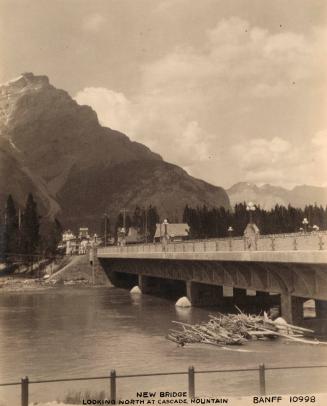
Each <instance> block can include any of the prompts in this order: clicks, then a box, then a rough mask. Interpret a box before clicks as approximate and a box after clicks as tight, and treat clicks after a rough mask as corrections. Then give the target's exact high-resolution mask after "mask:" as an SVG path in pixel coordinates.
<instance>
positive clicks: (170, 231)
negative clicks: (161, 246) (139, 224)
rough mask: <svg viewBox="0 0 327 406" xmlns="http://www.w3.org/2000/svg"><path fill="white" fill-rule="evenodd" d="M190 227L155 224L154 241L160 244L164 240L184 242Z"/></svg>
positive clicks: (181, 224) (174, 224) (185, 225)
mask: <svg viewBox="0 0 327 406" xmlns="http://www.w3.org/2000/svg"><path fill="white" fill-rule="evenodd" d="M189 234H190V226H189V225H188V224H187V223H166V224H165V223H163V224H161V223H160V224H156V232H155V234H154V241H155V242H160V241H162V240H163V239H164V238H167V240H168V241H171V242H174V241H184V240H187V239H188V236H189Z"/></svg>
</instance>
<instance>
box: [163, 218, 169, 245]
mask: <svg viewBox="0 0 327 406" xmlns="http://www.w3.org/2000/svg"><path fill="white" fill-rule="evenodd" d="M162 224H163V226H164V236H163V239H162V244H163V247H164V250H165V249H166V246H167V244H168V238H169V237H168V220H167V219H164V221H163V223H162Z"/></svg>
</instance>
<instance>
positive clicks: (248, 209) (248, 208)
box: [246, 202, 256, 224]
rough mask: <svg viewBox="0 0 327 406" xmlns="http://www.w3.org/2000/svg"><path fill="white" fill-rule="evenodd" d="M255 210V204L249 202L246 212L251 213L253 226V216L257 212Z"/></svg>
mask: <svg viewBox="0 0 327 406" xmlns="http://www.w3.org/2000/svg"><path fill="white" fill-rule="evenodd" d="M255 209H256V207H255V204H254V203H252V202H249V203H248V204H247V205H246V210H247V211H248V212H249V214H250V224H252V222H253V221H252V215H253V212H254V211H255Z"/></svg>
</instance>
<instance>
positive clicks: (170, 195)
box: [0, 73, 230, 229]
mask: <svg viewBox="0 0 327 406" xmlns="http://www.w3.org/2000/svg"><path fill="white" fill-rule="evenodd" d="M28 192H32V193H33V194H34V196H35V197H36V198H37V201H38V204H39V207H40V209H41V212H42V214H43V216H45V217H49V218H53V217H54V216H56V217H58V218H59V219H60V220H61V221H62V222H63V223H64V225H65V226H66V227H77V226H82V225H84V226H85V225H86V226H89V227H91V228H92V227H93V229H94V227H95V224H96V223H99V221H100V219H101V217H103V214H104V213H105V212H109V214H111V216H112V217H115V216H116V215H117V213H118V212H119V210H120V209H121V208H126V209H130V210H133V209H134V207H135V205H139V206H145V205H150V204H152V205H155V206H157V208H158V210H159V212H160V215H161V216H162V218H164V217H166V216H168V217H170V218H173V217H174V216H176V215H178V216H179V217H181V213H182V211H183V208H184V207H185V205H186V204H189V205H190V206H197V205H203V204H206V205H208V206H224V207H225V208H229V207H230V204H229V199H228V196H227V194H226V192H225V191H224V189H222V188H221V187H216V186H213V185H210V184H209V183H206V182H204V181H202V180H199V179H195V178H193V177H192V176H190V175H188V174H187V173H186V172H185V171H184V170H183V169H181V168H180V167H178V166H176V165H172V164H169V163H167V162H165V161H164V160H163V159H162V158H161V157H160V156H159V155H158V154H156V153H154V152H152V151H151V150H150V149H149V148H147V147H146V146H144V145H142V144H140V143H137V142H132V141H131V140H130V139H129V138H128V137H127V136H126V135H124V134H122V133H120V132H118V131H115V130H112V129H110V128H106V127H102V126H101V125H100V124H99V121H98V118H97V115H96V113H95V112H94V111H93V110H92V109H91V107H89V106H80V105H78V104H77V103H76V102H75V101H74V100H73V99H72V98H71V97H70V96H69V94H68V93H67V92H65V91H64V90H58V89H56V88H55V87H54V86H52V85H51V84H50V83H49V79H48V78H47V77H46V76H35V75H33V74H32V73H25V74H22V75H21V76H20V77H18V78H17V79H15V80H12V81H10V82H8V83H6V84H4V85H2V86H0V208H3V207H4V204H5V200H6V198H7V196H8V194H9V193H11V194H12V195H13V197H14V199H15V200H16V201H17V202H18V204H19V205H20V206H23V205H24V203H25V199H26V195H27V193H28Z"/></svg>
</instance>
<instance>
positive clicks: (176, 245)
mask: <svg viewBox="0 0 327 406" xmlns="http://www.w3.org/2000/svg"><path fill="white" fill-rule="evenodd" d="M97 257H98V259H99V262H100V264H101V265H102V267H103V268H104V270H105V272H106V274H107V275H108V277H109V279H110V280H111V282H112V283H113V284H114V285H115V286H118V287H126V288H130V287H132V286H135V285H139V287H140V289H141V291H142V293H149V294H161V293H163V292H166V293H167V294H175V296H176V297H178V296H185V295H186V296H187V297H188V298H189V300H190V301H191V303H192V305H195V306H209V305H221V304H224V303H226V302H228V301H232V302H233V303H236V304H239V305H240V306H242V305H245V304H249V303H254V304H255V303H256V304H257V305H260V306H261V308H269V307H270V306H271V305H272V304H277V302H278V304H280V306H281V312H282V315H283V317H285V318H286V319H287V320H288V321H289V322H298V323H299V322H301V319H302V318H303V302H304V301H306V300H307V299H314V300H315V303H316V314H317V317H325V316H327V232H311V233H292V234H277V235H264V236H260V237H258V238H257V239H256V240H255V241H252V243H251V242H250V243H249V241H248V240H247V239H245V238H242V237H239V238H223V239H209V240H201V241H200V240H194V241H184V242H173V243H167V244H161V243H160V244H140V245H130V246H124V247H118V246H111V247H106V248H100V249H98V252H97Z"/></svg>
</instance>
